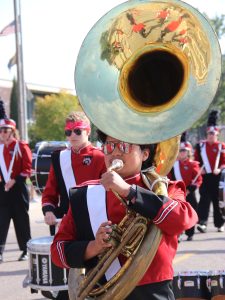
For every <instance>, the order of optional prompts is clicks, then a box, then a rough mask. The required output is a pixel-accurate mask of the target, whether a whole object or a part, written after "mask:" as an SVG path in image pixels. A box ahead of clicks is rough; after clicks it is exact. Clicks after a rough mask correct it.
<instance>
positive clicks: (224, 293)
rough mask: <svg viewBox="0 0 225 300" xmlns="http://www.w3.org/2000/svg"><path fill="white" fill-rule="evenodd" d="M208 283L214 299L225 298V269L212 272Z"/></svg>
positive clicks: (221, 299) (224, 299)
mask: <svg viewBox="0 0 225 300" xmlns="http://www.w3.org/2000/svg"><path fill="white" fill-rule="evenodd" d="M207 285H208V288H209V290H210V292H211V297H212V298H211V299H212V300H225V270H223V271H212V272H210V274H209V278H208V284H207Z"/></svg>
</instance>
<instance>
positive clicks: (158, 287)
mask: <svg viewBox="0 0 225 300" xmlns="http://www.w3.org/2000/svg"><path fill="white" fill-rule="evenodd" d="M98 135H99V139H100V141H101V142H102V144H103V151H104V154H105V164H106V167H107V171H106V172H105V173H104V174H103V175H102V176H101V178H100V180H99V181H95V182H93V181H89V182H86V183H83V184H82V185H80V186H77V187H75V188H72V189H71V190H70V193H71V194H70V208H69V210H68V213H67V214H66V216H64V217H63V219H62V222H61V224H60V227H59V230H58V232H57V233H56V235H55V237H54V240H53V243H52V245H51V255H52V260H53V262H54V263H55V264H56V265H58V266H59V267H63V268H82V267H84V268H87V269H89V268H90V266H93V263H94V262H96V259H97V257H98V255H100V254H102V253H103V252H104V251H105V250H106V249H107V248H110V247H112V245H111V243H110V240H109V238H110V234H111V232H112V226H111V225H112V224H118V223H119V222H120V221H121V220H122V219H123V217H124V216H125V214H126V208H127V207H128V208H129V209H131V210H133V211H135V212H138V213H139V214H141V215H142V216H144V217H146V218H147V219H148V220H149V222H151V223H154V224H155V225H156V226H157V227H158V228H159V229H160V230H161V232H162V240H161V242H160V245H159V247H158V250H157V252H156V255H155V257H154V259H153V261H152V263H151V264H150V267H149V268H148V269H147V271H146V273H145V275H144V277H143V278H142V280H141V281H140V283H139V284H138V286H137V287H135V288H134V290H133V291H132V293H131V294H130V295H129V296H128V298H127V299H129V300H131V299H143V300H144V299H151V300H156V299H160V300H164V299H167V300H168V299H169V300H172V299H174V295H173V291H172V283H171V281H172V279H173V268H172V260H173V258H174V256H175V254H176V250H177V236H178V235H179V234H180V233H181V232H183V231H184V230H187V229H188V228H191V227H192V226H194V224H196V222H197V214H196V212H195V211H194V209H193V208H192V207H191V205H190V204H189V203H188V202H186V200H185V186H184V183H183V182H181V181H180V182H171V183H169V185H168V196H167V195H156V194H155V193H154V192H153V191H151V190H148V189H147V188H146V186H145V184H144V181H143V179H142V175H141V169H143V170H144V169H146V168H148V167H150V166H151V165H152V160H153V153H152V147H151V145H137V144H129V143H127V142H123V141H120V140H117V139H115V138H113V137H110V136H108V135H106V134H104V133H103V132H101V131H98ZM116 159H117V160H118V159H119V160H120V161H122V162H121V165H120V168H118V169H117V170H112V169H111V168H110V166H111V165H112V164H113V162H114V160H116ZM115 193H116V194H118V195H119V196H120V197H121V198H122V199H123V202H124V205H123V204H122V203H121V201H120V200H119V199H118V197H117V196H116V195H115ZM174 220H176V221H174ZM84 229H85V230H84ZM120 258H121V257H119V262H120V263H122V260H120ZM123 262H124V257H123ZM111 275H112V276H113V274H111ZM128 280H129V278H128Z"/></svg>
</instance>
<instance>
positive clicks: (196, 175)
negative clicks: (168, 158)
mask: <svg viewBox="0 0 225 300" xmlns="http://www.w3.org/2000/svg"><path fill="white" fill-rule="evenodd" d="M199 164H200V163H199V162H198V161H195V160H190V159H189V158H187V159H185V160H184V161H181V160H177V161H176V162H175V164H174V166H173V168H172V170H171V171H170V173H169V174H168V177H169V179H171V180H183V182H184V184H185V186H186V187H189V186H191V185H195V186H196V187H197V188H199V187H200V185H201V184H202V175H201V169H200V166H199Z"/></svg>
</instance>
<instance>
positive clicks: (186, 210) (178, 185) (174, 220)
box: [153, 181, 198, 235]
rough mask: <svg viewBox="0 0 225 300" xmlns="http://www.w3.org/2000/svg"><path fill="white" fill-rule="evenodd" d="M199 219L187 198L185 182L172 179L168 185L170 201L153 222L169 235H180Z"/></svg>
mask: <svg viewBox="0 0 225 300" xmlns="http://www.w3.org/2000/svg"><path fill="white" fill-rule="evenodd" d="M197 221H198V217H197V214H196V212H195V210H194V209H193V208H192V207H191V205H190V204H189V203H188V202H186V200H185V186H184V183H183V182H182V181H176V182H175V181H174V182H172V181H171V182H170V184H169V187H168V201H167V202H166V203H164V205H163V206H162V207H161V208H160V210H159V212H158V214H157V216H156V217H155V218H154V220H153V223H154V224H156V225H157V226H158V227H159V228H160V229H161V230H162V232H164V233H166V234H168V235H179V234H180V233H182V232H183V231H184V230H187V229H189V228H191V227H193V226H194V225H195V224H196V223H197Z"/></svg>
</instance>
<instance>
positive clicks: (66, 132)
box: [65, 128, 82, 136]
mask: <svg viewBox="0 0 225 300" xmlns="http://www.w3.org/2000/svg"><path fill="white" fill-rule="evenodd" d="M72 132H74V133H75V134H76V135H81V132H82V131H81V129H78V128H76V129H73V130H70V129H67V130H65V135H66V136H71V134H72Z"/></svg>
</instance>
